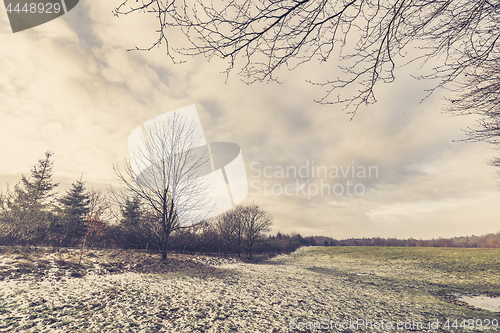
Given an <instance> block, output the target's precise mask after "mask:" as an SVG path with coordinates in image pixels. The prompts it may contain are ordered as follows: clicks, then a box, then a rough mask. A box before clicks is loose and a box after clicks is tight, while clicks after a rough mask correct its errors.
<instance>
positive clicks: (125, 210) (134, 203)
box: [120, 197, 142, 228]
mask: <svg viewBox="0 0 500 333" xmlns="http://www.w3.org/2000/svg"><path fill="white" fill-rule="evenodd" d="M121 212H122V219H121V220H120V222H121V223H122V225H123V227H125V228H130V227H135V226H137V225H138V224H139V221H140V219H141V215H142V213H141V202H140V199H139V198H137V197H135V198H133V199H130V198H127V199H126V200H125V203H124V204H123V206H122V208H121Z"/></svg>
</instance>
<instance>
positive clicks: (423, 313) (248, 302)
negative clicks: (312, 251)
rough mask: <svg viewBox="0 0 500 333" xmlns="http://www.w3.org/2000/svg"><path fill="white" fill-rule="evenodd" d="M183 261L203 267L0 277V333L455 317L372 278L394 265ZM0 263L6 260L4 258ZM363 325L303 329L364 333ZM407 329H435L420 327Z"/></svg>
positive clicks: (414, 293) (306, 259)
mask: <svg viewBox="0 0 500 333" xmlns="http://www.w3.org/2000/svg"><path fill="white" fill-rule="evenodd" d="M54 256H55V254H54ZM190 260H191V262H194V263H195V264H196V265H203V266H205V267H207V268H209V269H206V270H204V269H185V270H172V271H170V272H169V271H166V272H163V273H160V274H158V273H148V272H146V273H141V272H137V270H135V271H132V270H130V269H127V268H126V267H125V266H124V265H122V269H121V270H120V271H115V272H103V269H102V267H101V266H100V265H101V264H100V263H99V260H97V259H96V260H94V261H92V260H90V259H89V260H87V261H86V262H85V264H84V265H86V267H87V268H89V269H88V270H87V271H85V273H84V274H82V276H81V277H75V276H71V273H70V271H71V270H67V271H66V272H65V273H64V274H62V273H61V269H60V267H58V266H57V264H55V262H53V261H50V260H48V261H47V262H46V263H45V265H46V269H47V271H46V273H47V274H44V275H43V276H37V275H33V274H24V275H22V276H16V277H15V278H11V277H9V276H6V277H4V279H3V280H2V281H0V331H1V332H16V331H19V332H20V331H28V332H252V333H253V332H289V331H292V329H293V328H296V327H297V326H294V325H297V324H298V323H299V322H303V323H304V324H303V326H304V327H306V326H305V325H306V323H307V322H321V321H323V322H324V323H325V321H324V320H327V321H328V323H330V324H332V323H333V324H334V323H347V322H348V321H349V320H351V321H353V322H356V321H357V320H365V321H371V322H380V321H381V320H383V321H384V322H388V321H391V322H393V323H397V322H403V323H404V322H408V321H411V322H422V323H424V325H428V322H429V321H431V320H433V319H436V318H438V317H439V318H440V319H441V318H442V316H447V315H457V314H460V312H459V311H458V312H457V311H456V309H455V310H454V308H452V307H453V306H452V305H450V304H447V303H444V302H442V301H439V300H438V299H435V298H433V297H431V296H429V295H428V294H426V293H422V292H421V290H420V289H419V288H420V286H419V285H414V286H408V285H405V283H406V282H404V281H406V280H401V281H403V282H400V283H399V282H398V283H395V284H393V285H387V283H385V282H384V283H382V282H380V281H382V280H380V279H384V278H386V277H387V276H388V275H391V274H392V275H397V274H398V271H399V269H400V268H401V267H396V268H391V267H383V266H370V268H369V269H368V268H366V269H365V268H363V267H358V266H356V265H355V263H353V262H333V261H332V260H328V259H326V258H319V257H314V256H308V255H307V249H299V251H298V252H296V253H294V254H292V255H288V256H285V255H282V256H278V257H275V258H274V259H272V260H270V261H267V262H265V263H261V264H249V263H242V262H238V261H236V260H224V259H222V261H221V260H217V259H214V258H208V257H202V256H193V257H192V258H190ZM0 262H1V264H0V265H5V264H8V261H6V260H5V258H0ZM26 265H27V264H26ZM135 265H137V264H135ZM129 266H130V265H129ZM90 267H93V269H90ZM141 267H142V266H141ZM196 267H198V266H196ZM77 268H78V267H77ZM108 268H109V267H108ZM129 268H130V267H129ZM199 268H200V267H199ZM356 269H357V270H356ZM74 272H75V271H73V273H74ZM407 273H408V272H405V274H407ZM384 274H385V275H384ZM383 281H387V280H383ZM393 281H396V280H393ZM329 328H331V327H329ZM365 328H366V327H363V326H361V327H358V328H357V329H352V326H351V328H347V329H335V328H332V329H329V330H325V329H316V330H314V329H313V330H312V331H322V332H325V331H332V332H354V331H358V330H359V331H371V330H366V329H365ZM416 330H417V331H422V332H427V331H428V332H437V330H433V329H425V326H424V327H422V329H416ZM303 331H304V330H303ZM379 331H380V330H379ZM385 331H386V332H388V331H387V330H385ZM401 331H402V330H399V331H398V332H401ZM439 331H441V330H439ZM445 331H446V330H445Z"/></svg>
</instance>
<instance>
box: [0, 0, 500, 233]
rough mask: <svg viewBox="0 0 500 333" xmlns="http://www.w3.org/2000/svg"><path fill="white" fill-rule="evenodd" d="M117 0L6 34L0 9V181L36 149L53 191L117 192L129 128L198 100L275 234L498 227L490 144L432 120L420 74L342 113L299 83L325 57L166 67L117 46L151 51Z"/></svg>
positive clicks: (320, 69)
mask: <svg viewBox="0 0 500 333" xmlns="http://www.w3.org/2000/svg"><path fill="white" fill-rule="evenodd" d="M120 3H121V1H92V2H90V1H85V0H82V1H80V2H79V4H78V5H77V6H76V7H75V8H74V9H73V10H71V11H70V12H68V13H67V14H65V15H64V16H62V17H59V18H57V19H55V20H53V21H50V22H48V23H45V24H43V25H40V26H38V27H35V28H32V29H29V30H25V31H22V32H18V33H15V34H14V33H12V30H11V28H10V25H9V21H8V17H7V13H6V11H4V10H3V9H2V10H0V45H1V47H0V59H1V61H0V73H1V74H0V188H2V189H3V190H5V189H6V188H7V184H9V186H10V187H11V188H12V187H13V186H14V185H15V184H16V183H17V182H18V181H19V180H20V177H21V174H25V175H28V174H29V170H30V168H31V167H32V166H33V165H35V164H36V162H37V160H38V159H40V158H42V157H43V156H44V153H45V152H46V151H52V152H53V153H54V161H55V165H54V170H53V171H54V178H55V180H56V181H58V182H60V183H61V185H60V192H61V193H64V190H65V189H67V188H68V187H69V186H70V184H71V183H72V182H73V181H75V180H78V179H80V177H82V179H83V180H84V181H86V182H87V188H89V189H90V188H94V189H102V190H105V189H106V186H109V185H112V186H119V183H118V182H117V181H116V180H115V179H114V177H113V165H116V164H117V163H123V161H124V160H125V159H126V158H127V157H128V147H127V139H128V135H129V134H130V132H131V131H132V130H133V129H134V128H136V127H137V126H139V125H140V124H142V123H144V122H145V121H147V120H149V119H151V118H153V117H155V116H157V115H160V114H163V113H165V112H168V111H171V110H174V109H177V108H180V107H184V106H188V105H191V104H195V105H196V108H197V110H198V114H199V117H200V120H201V124H202V126H203V130H204V134H205V137H206V138H207V140H208V141H227V142H233V143H236V144H238V145H239V146H240V147H241V151H242V153H243V158H244V160H245V168H246V172H247V179H248V184H249V194H248V196H247V198H246V199H245V200H244V201H243V204H250V203H252V202H254V203H256V204H257V205H259V206H260V207H262V208H263V209H265V210H267V211H268V212H269V213H270V214H271V215H272V216H273V217H274V225H273V229H272V231H273V232H277V231H281V232H284V233H292V232H297V233H300V234H301V235H302V236H311V235H325V236H331V237H333V238H337V239H343V238H351V237H398V238H410V237H413V238H417V239H429V238H438V237H456V236H468V235H473V234H474V235H481V234H486V233H492V232H498V231H500V225H499V223H498V221H499V217H500V192H499V188H498V181H499V180H498V178H497V177H496V170H495V169H494V168H493V167H492V166H489V165H488V164H487V162H488V160H489V159H491V158H493V157H494V156H495V154H496V153H497V151H495V150H493V149H492V147H491V146H489V145H487V144H485V143H466V142H460V140H461V139H464V138H466V136H465V134H464V132H463V129H464V128H467V127H468V126H473V125H474V124H475V123H476V121H477V120H478V119H477V118H476V117H475V116H459V117H457V116H452V115H450V114H449V113H443V111H442V110H443V107H444V106H445V101H444V100H443V97H444V96H446V93H447V92H446V91H438V93H436V94H433V95H431V96H430V97H428V98H427V99H425V100H424V101H423V102H421V100H422V98H423V97H424V96H426V94H427V93H426V91H425V89H428V88H431V87H432V83H430V82H425V81H418V80H415V79H414V78H412V77H411V74H415V73H418V71H419V69H418V68H417V67H415V66H407V67H403V68H401V69H398V71H397V72H396V82H395V83H393V84H385V85H380V86H378V87H377V88H376V95H377V99H378V102H377V103H376V104H374V105H370V106H368V107H362V108H360V109H359V111H358V112H357V114H356V116H355V117H354V118H353V119H352V120H351V115H349V114H346V112H345V111H343V110H342V108H341V107H340V106H338V105H320V104H317V103H315V102H314V100H315V99H319V98H321V97H322V96H323V94H324V91H323V90H322V89H321V88H320V87H316V86H312V85H311V84H309V83H307V82H306V80H308V79H312V80H318V81H320V80H325V79H328V78H329V74H331V75H333V73H335V71H336V66H337V61H336V59H331V60H330V61H328V62H327V63H324V64H318V63H315V62H311V63H308V64H305V65H303V66H301V67H299V68H298V69H296V70H294V71H289V70H287V69H283V70H281V71H280V72H278V76H279V79H280V80H281V82H282V83H281V84H277V83H254V84H252V85H247V84H245V83H244V82H242V81H241V80H240V78H239V77H238V76H237V75H235V74H234V73H233V74H231V75H230V76H229V78H228V80H227V81H226V77H225V74H221V71H223V70H224V69H225V67H224V65H225V63H224V61H222V60H219V59H212V60H211V61H210V62H208V61H207V60H206V59H204V58H201V57H200V58H186V59H185V60H186V62H185V63H183V64H173V63H172V61H171V60H170V59H169V58H168V56H167V55H166V52H165V46H164V45H162V46H160V47H158V48H155V49H153V50H151V51H148V52H144V51H127V50H128V49H131V48H134V47H135V46H138V47H149V46H150V45H152V43H154V42H155V40H156V37H157V36H156V33H155V31H156V29H157V22H156V20H155V18H154V17H153V16H151V15H148V14H135V15H128V16H121V17H119V18H117V17H114V16H113V15H112V10H113V9H114V8H115V7H116V6H117V5H119V4H120ZM175 38H179V39H180V38H182V36H175ZM431 65H432V64H431ZM353 89H354V88H353ZM457 141H458V142H457ZM353 169H354V171H355V172H354V173H353V172H352V171H353ZM287 170H288V171H289V172H288V173H287V172H286V171H287ZM293 170H295V174H294V172H293ZM306 170H307V171H308V172H306ZM325 170H327V172H326V173H325V172H324V171H325ZM281 171H284V172H281ZM300 171H301V172H300ZM313 171H314V172H315V175H314V176H313V175H312V172H313ZM317 171H320V175H319V176H318V175H317V173H318V172H317ZM369 171H371V173H370V172H369ZM264 172H265V173H264ZM321 189H323V193H322V192H321ZM285 190H286V193H285Z"/></svg>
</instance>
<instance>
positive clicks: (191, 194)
mask: <svg viewBox="0 0 500 333" xmlns="http://www.w3.org/2000/svg"><path fill="white" fill-rule="evenodd" d="M200 130H201V126H199V124H197V123H196V121H193V120H192V119H191V118H189V117H187V116H185V114H184V113H182V112H180V111H179V110H176V111H172V112H169V113H166V114H164V115H161V116H158V117H156V118H153V119H152V120H150V121H148V122H147V123H145V124H144V126H141V127H138V128H137V129H136V130H134V132H132V134H131V136H130V137H129V147H130V160H129V161H127V162H126V163H125V166H124V171H122V170H121V168H120V167H119V166H115V167H114V171H115V174H116V176H117V178H118V179H119V180H120V182H121V183H122V184H123V185H124V187H125V195H126V196H127V197H132V198H135V197H137V198H139V199H140V200H141V202H142V203H144V205H146V206H147V207H146V210H147V211H149V212H150V213H151V214H153V216H154V218H156V219H157V220H158V221H159V223H160V225H161V228H162V235H161V237H162V258H163V259H164V260H165V259H166V258H167V249H168V238H169V236H170V234H171V233H172V231H174V230H175V229H177V228H180V227H183V226H188V225H191V224H193V223H197V222H198V221H202V220H204V218H205V217H206V215H207V214H208V212H209V211H210V208H211V205H212V203H211V201H210V198H209V197H207V193H208V192H209V191H210V186H211V184H210V182H208V181H207V180H206V177H204V175H206V174H208V173H210V172H211V171H212V170H211V167H210V159H209V155H208V148H207V146H206V142H205V139H204V137H203V133H202V132H200ZM114 196H115V197H116V196H117V192H116V191H115V192H114ZM118 196H119V195H118Z"/></svg>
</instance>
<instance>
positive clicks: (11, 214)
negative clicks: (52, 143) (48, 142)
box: [0, 151, 59, 244]
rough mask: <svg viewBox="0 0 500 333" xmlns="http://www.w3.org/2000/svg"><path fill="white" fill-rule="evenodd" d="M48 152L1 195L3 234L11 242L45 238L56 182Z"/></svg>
mask: <svg viewBox="0 0 500 333" xmlns="http://www.w3.org/2000/svg"><path fill="white" fill-rule="evenodd" d="M52 155H53V154H52V153H51V152H49V151H48V152H46V153H45V158H44V159H40V160H38V163H37V164H36V165H35V166H34V167H33V168H31V175H30V177H28V178H27V177H26V176H24V175H22V177H21V182H20V183H19V184H16V185H15V186H14V191H13V192H9V191H8V190H7V193H5V194H4V195H2V201H3V202H2V212H1V216H0V219H1V221H2V224H3V225H4V226H6V228H5V230H8V231H7V232H6V233H5V235H3V236H4V237H5V238H7V239H9V240H10V241H11V242H13V243H28V244H29V243H30V242H33V241H35V242H37V241H38V242H40V241H43V240H44V239H45V235H46V231H47V229H48V227H49V224H50V221H51V219H52V217H53V215H52V213H51V208H52V206H51V202H50V201H48V199H50V198H52V197H53V196H54V195H55V193H54V192H53V190H54V189H55V188H56V187H57V186H58V185H59V184H58V183H54V181H53V180H52V167H53V165H54V162H53V161H52V160H51V157H52Z"/></svg>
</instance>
